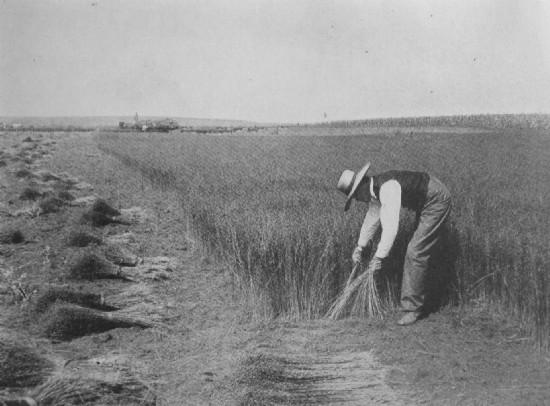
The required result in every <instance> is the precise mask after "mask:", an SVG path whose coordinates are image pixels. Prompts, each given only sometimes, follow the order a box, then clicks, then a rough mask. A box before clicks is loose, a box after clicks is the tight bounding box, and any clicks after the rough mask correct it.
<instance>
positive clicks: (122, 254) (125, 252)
mask: <svg viewBox="0 0 550 406" xmlns="http://www.w3.org/2000/svg"><path fill="white" fill-rule="evenodd" d="M102 251H103V255H105V258H106V259H107V260H109V261H110V262H112V263H113V264H115V265H118V266H128V267H134V266H136V265H137V264H138V262H139V260H140V258H139V257H138V256H137V255H136V254H134V253H133V252H132V251H130V250H129V249H128V248H126V247H125V246H123V245H122V244H116V245H115V244H110V245H107V246H104V248H103V249H102Z"/></svg>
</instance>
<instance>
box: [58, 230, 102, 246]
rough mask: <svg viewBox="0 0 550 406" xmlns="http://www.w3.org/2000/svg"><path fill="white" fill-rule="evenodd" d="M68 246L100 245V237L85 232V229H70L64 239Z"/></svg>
mask: <svg viewBox="0 0 550 406" xmlns="http://www.w3.org/2000/svg"><path fill="white" fill-rule="evenodd" d="M66 242H67V246H69V247H80V248H83V247H87V246H89V245H101V243H102V240H101V238H100V237H98V236H96V235H94V234H92V233H89V232H87V231H86V230H72V231H70V232H69V235H68V236H67V239H66Z"/></svg>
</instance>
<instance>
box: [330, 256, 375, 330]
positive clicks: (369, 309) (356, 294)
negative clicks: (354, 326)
mask: <svg viewBox="0 0 550 406" xmlns="http://www.w3.org/2000/svg"><path fill="white" fill-rule="evenodd" d="M362 268H363V266H362V264H360V263H357V264H355V265H354V267H353V270H352V271H351V274H350V276H349V278H348V281H347V283H346V286H345V288H344V291H343V292H342V293H341V294H340V295H339V296H338V297H337V298H336V300H335V301H334V303H333V304H332V306H330V308H329V310H328V312H327V315H326V316H327V317H328V318H329V319H332V320H337V319H340V318H342V317H344V316H345V315H346V314H348V313H349V314H350V315H354V316H358V317H369V318H371V317H375V318H379V319H382V318H383V309H382V301H381V299H380V294H379V292H378V288H377V286H376V280H375V279H376V274H375V272H374V270H373V269H371V267H367V269H365V270H364V271H363V272H362V273H361V274H360V275H359V276H357V277H356V278H355V279H353V278H354V277H355V274H356V273H357V272H358V271H361V270H362Z"/></svg>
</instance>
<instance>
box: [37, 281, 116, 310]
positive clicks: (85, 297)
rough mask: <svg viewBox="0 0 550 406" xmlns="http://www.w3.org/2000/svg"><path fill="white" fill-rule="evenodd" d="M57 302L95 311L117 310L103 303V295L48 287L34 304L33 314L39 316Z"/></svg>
mask: <svg viewBox="0 0 550 406" xmlns="http://www.w3.org/2000/svg"><path fill="white" fill-rule="evenodd" d="M58 302H64V303H71V304H75V305H79V306H83V307H89V308H91V309H97V310H105V311H112V310H117V308H116V307H114V306H110V305H108V304H107V303H105V299H104V297H103V295H99V294H96V293H87V292H79V291H75V290H71V289H67V288H61V287H50V288H48V289H46V290H45V291H44V292H43V293H41V294H40V295H39V296H38V298H37V299H36V301H35V302H34V306H33V311H34V314H35V315H41V314H43V313H45V312H46V311H47V310H48V309H49V308H50V307H51V306H52V305H54V304H55V303H58Z"/></svg>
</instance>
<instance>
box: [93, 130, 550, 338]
mask: <svg viewBox="0 0 550 406" xmlns="http://www.w3.org/2000/svg"><path fill="white" fill-rule="evenodd" d="M413 124H414V123H413ZM316 128H317V129H316ZM317 131H319V132H322V133H323V136H316V135H314V134H315V133H316V132H317ZM277 133H278V134H280V135H276V134H277ZM281 134H284V135H281ZM97 142H98V144H99V147H100V148H101V149H102V150H103V151H104V152H107V153H109V154H112V155H113V156H115V157H117V158H118V159H120V160H121V161H122V162H124V163H125V164H127V165H129V166H130V167H132V168H134V169H135V170H136V171H139V172H140V173H141V174H142V175H143V178H144V180H145V179H147V180H148V181H151V182H153V184H154V185H156V186H157V187H159V188H162V189H169V190H174V191H176V192H177V195H178V198H179V200H180V203H181V206H182V208H183V209H184V212H185V213H186V218H185V219H182V221H185V223H186V224H188V227H189V230H190V231H191V232H192V234H193V236H194V237H195V238H196V239H197V240H198V241H200V242H201V244H202V246H203V247H204V249H205V252H207V253H208V255H210V256H212V257H215V258H216V259H217V260H219V261H223V263H224V264H226V265H227V268H228V269H230V271H231V273H232V275H233V276H234V279H235V281H236V283H237V284H238V286H239V288H240V289H241V290H242V292H243V297H245V298H246V299H247V302H248V303H249V304H250V305H251V308H252V309H254V312H255V313H257V314H258V315H261V316H265V317H278V316H283V317H291V318H292V317H294V318H317V317H322V315H324V314H325V312H326V311H327V309H328V308H329V307H330V305H331V303H332V302H333V300H334V298H335V297H336V296H337V295H338V293H339V292H340V291H341V289H342V287H343V284H344V283H345V281H346V280H347V277H348V276H349V273H350V272H351V268H352V266H351V259H350V257H351V253H352V250H353V248H354V246H355V243H356V240H357V237H358V233H359V229H360V226H361V222H362V218H363V216H364V214H365V212H366V209H367V206H366V205H364V204H357V203H355V202H354V204H353V205H352V209H351V210H350V211H349V212H347V213H344V212H343V204H344V196H343V195H342V194H341V193H340V192H338V191H337V190H336V183H337V181H338V178H339V176H340V174H341V172H342V170H343V169H352V170H358V169H359V168H360V167H361V166H362V165H363V164H364V163H366V161H367V160H368V161H371V162H372V168H373V169H372V170H373V171H374V172H381V171H384V170H388V169H409V170H425V171H428V172H430V173H432V174H434V175H435V176H437V177H438V178H439V179H440V180H442V181H443V182H444V183H445V184H446V185H447V186H448V187H449V189H450V191H451V193H452V195H453V211H452V214H451V217H452V220H451V221H450V223H449V224H448V227H447V230H446V234H445V238H444V241H443V243H442V245H441V249H440V251H439V252H438V253H437V255H436V256H435V258H434V261H433V264H432V270H431V272H432V273H433V277H432V278H431V284H430V290H431V292H432V294H431V298H432V301H433V303H430V306H433V308H434V309H437V308H440V307H441V306H445V305H459V306H468V305H472V304H480V303H482V304H484V305H486V306H490V307H491V308H494V309H498V310H499V311H502V312H504V313H505V314H507V315H509V316H510V317H511V318H513V319H514V320H517V322H519V323H520V324H521V325H522V326H523V328H524V329H525V331H526V333H527V334H529V335H530V336H531V337H533V339H534V341H535V342H536V343H537V344H538V345H539V346H547V345H548V342H549V332H550V270H549V269H548V264H549V262H550V261H549V259H550V249H549V248H550V243H549V239H548V235H549V234H550V222H549V221H548V219H549V217H550V205H549V204H548V201H549V199H550V136H549V135H548V131H546V130H536V129H521V128H516V129H496V128H493V129H491V128H489V129H487V128H486V129H483V130H479V129H477V128H467V127H461V128H458V127H457V128H452V127H449V128H446V129H444V130H442V129H441V128H429V127H414V128H408V129H407V130H399V129H397V130H396V129H395V128H394V127H388V128H386V129H384V128H382V127H377V128H375V129H372V128H366V127H365V128H364V129H361V128H359V129H358V128H354V129H353V131H352V132H345V131H344V129H343V128H342V127H341V126H339V125H333V126H331V127H328V126H318V127H310V128H309V129H308V130H307V131H305V130H304V127H294V128H293V127H285V128H284V129H281V131H279V129H277V131H274V130H273V129H272V128H271V129H269V128H268V129H265V130H260V131H255V132H254V134H253V135H239V134H230V135H224V134H204V133H202V134H199V133H193V132H190V131H186V132H178V131H176V132H171V133H168V134H161V133H118V132H103V133H100V134H99V135H98V136H97ZM413 224H414V216H413V215H412V214H411V213H407V212H403V213H402V221H401V225H400V227H401V232H400V233H399V237H398V240H397V241H396V243H395V245H394V248H393V250H392V255H391V258H392V259H391V260H390V261H389V264H388V265H387V268H386V269H385V270H384V272H383V275H382V281H380V283H381V289H382V293H383V294H384V295H385V298H386V300H387V307H389V308H392V307H393V308H395V307H396V306H397V303H398V301H397V300H396V298H397V297H398V295H399V286H400V277H401V272H400V270H401V269H402V268H401V266H402V257H403V254H404V251H405V249H406V244H407V241H408V238H410V234H411V231H412V229H413Z"/></svg>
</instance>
